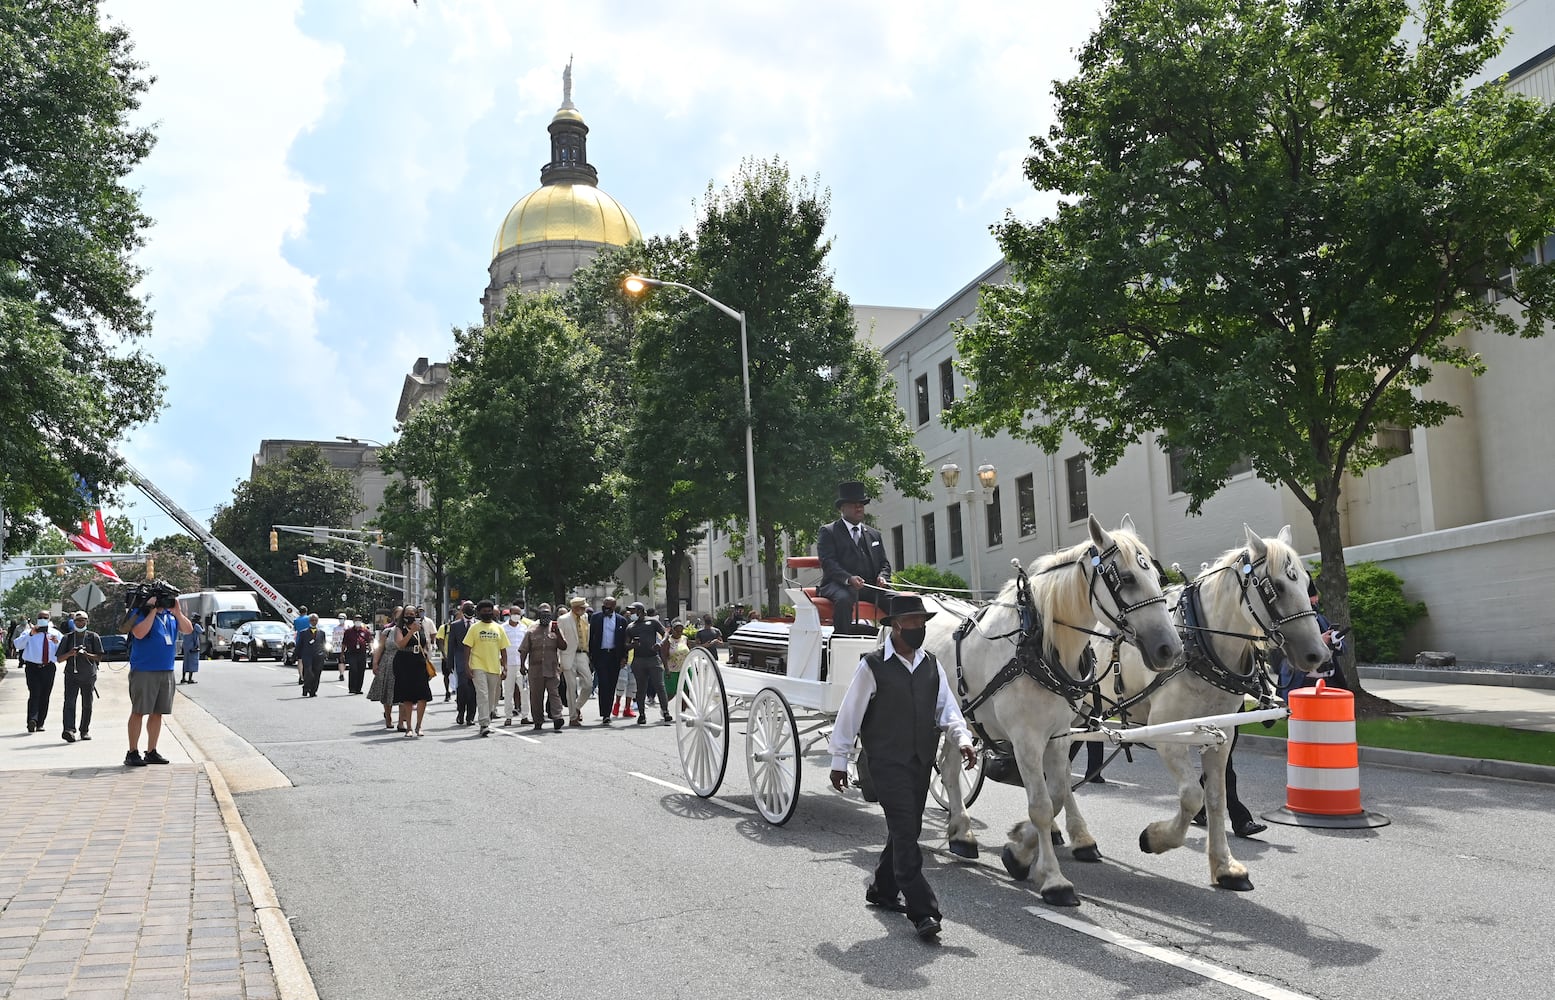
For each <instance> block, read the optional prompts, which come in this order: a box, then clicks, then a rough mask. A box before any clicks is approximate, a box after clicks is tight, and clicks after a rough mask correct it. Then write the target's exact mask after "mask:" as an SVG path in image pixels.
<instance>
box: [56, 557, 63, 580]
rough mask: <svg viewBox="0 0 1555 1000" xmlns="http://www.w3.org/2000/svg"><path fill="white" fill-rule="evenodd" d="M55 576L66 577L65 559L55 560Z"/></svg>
mask: <svg viewBox="0 0 1555 1000" xmlns="http://www.w3.org/2000/svg"><path fill="white" fill-rule="evenodd" d="M54 575H55V576H64V575H65V560H64V559H62V558H61V559H56V560H54Z"/></svg>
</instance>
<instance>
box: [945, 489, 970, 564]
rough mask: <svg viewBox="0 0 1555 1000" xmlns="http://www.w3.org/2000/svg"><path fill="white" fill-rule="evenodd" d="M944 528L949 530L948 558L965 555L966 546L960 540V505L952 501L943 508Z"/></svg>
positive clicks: (957, 557) (958, 557)
mask: <svg viewBox="0 0 1555 1000" xmlns="http://www.w3.org/2000/svg"><path fill="white" fill-rule="evenodd" d="M945 528H946V529H947V530H948V531H949V532H950V558H952V559H960V558H961V557H962V556H964V555H966V546H965V545H963V544H962V541H961V505H960V504H958V503H953V504H951V505H950V506H949V507H946V508H945Z"/></svg>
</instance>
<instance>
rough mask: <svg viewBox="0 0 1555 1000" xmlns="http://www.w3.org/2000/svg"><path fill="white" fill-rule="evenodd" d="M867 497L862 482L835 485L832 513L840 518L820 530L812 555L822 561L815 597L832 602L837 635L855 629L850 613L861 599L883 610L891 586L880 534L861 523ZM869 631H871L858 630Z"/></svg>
mask: <svg viewBox="0 0 1555 1000" xmlns="http://www.w3.org/2000/svg"><path fill="white" fill-rule="evenodd" d="M868 504H869V496H868V495H867V494H866V493H865V492H864V484H863V483H857V482H848V483H839V484H838V485H837V504H836V506H837V509H838V511H839V512H840V513H841V514H842V516H841V517H839V518H837V520H835V521H833V522H832V523H831V524H828V525H826V526H825V527H824V528H822V529H821V536H820V538H819V539H818V540H817V542H816V546H815V549H816V554H817V555H819V556H820V557H821V585H820V586H819V587H817V588H816V593H817V594H818V595H819V596H821V597H825V598H827V599H828V600H830V601H831V602H832V627H833V628H834V630H835V631H837V632H839V633H846V632H850V631H854V629H853V618H854V611H855V609H856V608H857V607H858V602H859V601H860V600H865V601H869V602H870V603H871V604H874V605H876V606H877V607H881V606H884V604H885V602H886V598H887V597H888V596H889V593H890V592H889V591H887V590H885V589H883V588H885V587H888V586H889V585H890V582H891V563H890V561H889V560H887V559H886V555H885V542H884V541H883V540H882V539H881V537H880V532H878V531H876V530H875V529H874V528H871V527H870V526H869V525H867V524H865V523H864V508H865V507H866V506H867V505H868ZM858 631H862V632H865V633H873V631H874V629H873V628H872V627H868V626H866V627H864V628H862V629H859V630H858Z"/></svg>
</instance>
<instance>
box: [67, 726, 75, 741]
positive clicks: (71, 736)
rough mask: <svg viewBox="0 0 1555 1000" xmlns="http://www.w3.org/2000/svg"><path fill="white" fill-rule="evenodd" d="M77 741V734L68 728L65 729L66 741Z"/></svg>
mask: <svg viewBox="0 0 1555 1000" xmlns="http://www.w3.org/2000/svg"><path fill="white" fill-rule="evenodd" d="M75 741H76V734H75V733H72V732H71V731H70V730H68V729H67V730H65V742H66V743H74V742H75Z"/></svg>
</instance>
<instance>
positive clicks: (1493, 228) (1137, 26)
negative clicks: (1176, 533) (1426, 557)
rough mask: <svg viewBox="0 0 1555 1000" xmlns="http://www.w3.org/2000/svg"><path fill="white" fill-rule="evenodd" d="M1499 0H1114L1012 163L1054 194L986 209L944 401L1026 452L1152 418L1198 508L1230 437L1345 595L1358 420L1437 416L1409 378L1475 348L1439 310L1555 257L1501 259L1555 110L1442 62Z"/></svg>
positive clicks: (1105, 434) (1554, 274) (1525, 278)
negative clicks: (958, 375)
mask: <svg viewBox="0 0 1555 1000" xmlns="http://www.w3.org/2000/svg"><path fill="white" fill-rule="evenodd" d="M1412 7H1413V8H1416V9H1417V10H1418V15H1417V16H1418V24H1417V25H1416V27H1417V28H1418V35H1419V37H1418V40H1416V41H1413V42H1406V41H1405V40H1404V38H1403V34H1402V33H1403V32H1404V29H1405V28H1406V23H1407V20H1408V19H1409V18H1411V17H1412V16H1416V15H1413V14H1412V13H1411V8H1412ZM1501 10H1502V6H1501V3H1500V2H1499V0H1418V2H1413V3H1412V2H1410V0H1302V2H1274V3H1268V2H1264V0H1193V2H1184V0H1116V2H1114V3H1113V4H1112V5H1111V7H1110V8H1109V9H1108V12H1107V14H1106V16H1105V18H1104V20H1103V22H1102V24H1101V26H1100V27H1099V28H1098V30H1097V31H1096V33H1095V34H1094V35H1093V36H1092V37H1091V38H1090V40H1089V41H1088V42H1087V44H1086V45H1085V47H1084V48H1083V49H1082V51H1081V53H1080V60H1079V64H1080V69H1079V73H1078V75H1077V76H1075V77H1074V78H1073V79H1070V80H1068V81H1064V82H1061V83H1059V84H1057V85H1056V86H1055V95H1056V98H1057V122H1056V124H1055V125H1054V126H1053V128H1052V129H1051V131H1050V132H1049V134H1048V136H1047V137H1046V138H1037V139H1033V141H1032V155H1031V156H1030V158H1029V159H1028V160H1027V161H1026V174H1027V176H1028V178H1029V179H1030V180H1031V181H1032V183H1033V185H1034V186H1035V187H1036V188H1038V189H1045V190H1054V191H1057V192H1058V193H1059V194H1060V195H1061V197H1062V200H1061V202H1060V205H1059V207H1058V210H1057V212H1056V214H1055V215H1054V216H1052V217H1051V218H1048V219H1045V220H1043V221H1041V222H1037V223H1026V222H1021V221H1019V220H1016V219H1014V218H1007V219H1006V220H1005V221H1004V222H1003V223H1002V224H1000V225H998V226H996V227H995V232H996V234H997V236H998V238H999V242H1000V245H1001V247H1002V248H1003V250H1004V253H1005V256H1006V258H1007V260H1008V261H1009V266H1010V270H1011V275H1012V278H1013V281H1012V283H1011V284H1010V285H1007V286H1002V287H988V288H985V289H984V290H983V293H982V296H981V303H980V318H979V319H978V321H977V322H975V323H973V324H971V325H970V326H967V327H966V328H964V329H963V330H962V331H961V332H960V335H959V338H958V343H959V347H960V352H961V356H962V358H963V367H964V368H965V370H966V372H967V374H968V375H969V376H970V378H971V381H972V382H973V383H974V388H973V389H972V391H971V392H970V393H969V394H968V396H967V398H966V399H964V400H962V401H960V402H958V403H957V404H956V405H955V406H954V407H953V408H952V410H951V415H950V421H951V423H953V424H954V425H956V426H976V427H979V428H981V429H983V430H984V431H987V432H996V431H999V430H1008V431H1010V432H1011V433H1012V434H1015V435H1016V436H1018V437H1023V438H1026V439H1029V440H1033V441H1036V442H1037V443H1039V444H1040V445H1042V446H1043V447H1044V448H1046V449H1048V450H1050V451H1051V450H1055V449H1056V448H1057V446H1058V443H1059V441H1060V440H1061V438H1062V436H1063V434H1064V433H1066V432H1067V433H1072V434H1073V435H1075V436H1076V437H1077V438H1079V439H1080V440H1081V441H1082V442H1083V443H1084V445H1085V446H1086V448H1087V449H1088V450H1089V452H1090V456H1091V461H1092V463H1093V465H1094V467H1095V468H1096V469H1097V470H1098V471H1105V470H1106V469H1108V468H1109V467H1111V466H1112V465H1114V464H1115V463H1116V462H1117V461H1118V459H1119V458H1120V457H1121V455H1122V454H1123V451H1124V449H1125V448H1127V447H1128V446H1129V445H1131V444H1133V443H1134V442H1136V441H1139V440H1140V439H1141V438H1143V437H1154V436H1155V435H1157V434H1159V435H1160V440H1161V442H1162V443H1163V444H1164V445H1166V446H1168V447H1180V448H1182V449H1184V450H1185V453H1186V454H1185V461H1186V470H1187V481H1186V483H1185V486H1186V489H1187V491H1188V492H1189V494H1190V496H1191V501H1192V509H1193V510H1194V511H1197V510H1198V509H1199V507H1200V505H1202V503H1203V502H1204V501H1205V500H1206V499H1207V498H1208V497H1210V496H1212V495H1213V494H1214V493H1215V492H1216V491H1217V490H1218V489H1219V488H1220V487H1221V486H1222V485H1223V484H1224V482H1225V481H1226V470H1227V469H1228V468H1230V467H1231V466H1232V465H1233V464H1234V463H1235V462H1236V461H1237V460H1238V459H1240V458H1242V457H1244V456H1250V457H1251V459H1252V462H1253V467H1254V469H1255V470H1256V472H1257V474H1258V475H1259V476H1260V477H1261V478H1263V479H1264V480H1266V481H1268V482H1270V483H1277V484H1280V485H1283V486H1285V487H1286V488H1288V489H1289V490H1290V491H1291V492H1292V493H1293V494H1294V495H1295V496H1296V497H1297V498H1298V499H1299V500H1300V502H1301V503H1302V504H1303V505H1305V506H1306V508H1307V509H1308V511H1309V512H1310V514H1311V516H1312V518H1313V523H1314V525H1315V527H1316V529H1317V533H1318V537H1319V540H1320V545H1321V550H1322V558H1323V562H1324V565H1325V567H1327V569H1326V571H1325V573H1324V580H1323V589H1324V593H1325V595H1326V596H1327V597H1328V599H1329V603H1330V610H1331V611H1332V612H1333V614H1334V618H1335V620H1336V621H1340V622H1343V621H1346V620H1348V616H1349V608H1348V604H1347V601H1348V588H1347V585H1346V579H1345V571H1344V562H1343V556H1342V545H1341V538H1340V532H1339V521H1338V509H1339V508H1338V502H1339V496H1340V489H1341V486H1342V481H1343V477H1344V475H1345V474H1346V473H1359V472H1361V471H1363V470H1364V469H1366V468H1369V467H1371V466H1375V465H1377V464H1379V463H1381V462H1383V461H1386V460H1387V459H1388V458H1390V457H1392V456H1391V455H1390V454H1389V453H1388V452H1387V451H1386V450H1385V449H1383V448H1382V447H1380V446H1379V445H1378V444H1377V443H1376V435H1375V432H1376V430H1377V429H1378V428H1379V427H1380V426H1382V425H1396V426H1401V427H1406V428H1409V427H1432V426H1436V425H1438V424H1441V423H1442V422H1443V421H1445V420H1447V419H1448V418H1450V417H1452V416H1455V415H1457V412H1458V411H1457V408H1456V407H1455V406H1453V405H1452V404H1451V403H1450V402H1447V401H1444V400H1441V399H1438V398H1434V397H1433V396H1432V394H1431V393H1430V392H1428V391H1425V387H1426V386H1427V385H1428V383H1429V382H1430V380H1431V378H1432V375H1433V373H1434V371H1436V370H1438V369H1440V368H1442V367H1458V368H1464V369H1468V370H1470V371H1472V372H1475V373H1478V372H1479V371H1480V370H1481V367H1482V366H1481V362H1480V360H1479V358H1478V356H1477V355H1475V354H1474V353H1473V352H1472V351H1471V350H1470V349H1469V348H1468V347H1467V346H1466V344H1465V342H1464V341H1463V340H1462V339H1460V338H1459V337H1458V336H1457V335H1458V334H1459V333H1461V332H1463V331H1465V330H1469V329H1484V330H1492V331H1496V332H1500V333H1503V334H1517V335H1520V336H1538V335H1540V334H1541V333H1542V332H1543V330H1544V326H1545V324H1546V322H1547V321H1548V320H1549V318H1550V315H1551V304H1552V294H1555V267H1552V266H1551V265H1547V264H1546V265H1536V266H1522V267H1521V269H1520V270H1519V272H1518V279H1517V282H1516V284H1515V286H1511V285H1503V284H1501V281H1500V279H1499V278H1498V277H1497V276H1498V275H1502V274H1504V273H1508V272H1509V271H1510V269H1511V267H1512V265H1514V264H1519V265H1522V263H1523V262H1522V258H1523V256H1524V254H1525V252H1526V251H1527V249H1528V248H1529V246H1531V245H1532V244H1533V242H1534V241H1536V240H1537V239H1538V238H1539V237H1541V236H1543V235H1544V234H1547V233H1549V232H1551V231H1555V110H1552V109H1550V108H1546V107H1543V106H1541V105H1539V104H1538V103H1537V102H1535V101H1533V100H1531V99H1528V98H1525V97H1521V96H1519V95H1516V94H1513V93H1510V92H1508V91H1506V90H1505V89H1503V88H1502V87H1500V86H1498V85H1490V86H1485V87H1480V88H1478V89H1476V90H1473V91H1466V88H1465V82H1466V81H1467V80H1468V79H1470V78H1471V77H1472V76H1473V75H1474V74H1475V73H1476V72H1477V71H1478V70H1479V68H1480V67H1481V66H1482V65H1483V64H1484V63H1485V61H1486V60H1487V59H1489V58H1491V57H1493V56H1494V55H1495V54H1496V53H1497V52H1499V51H1500V47H1501V41H1502V36H1501V35H1500V34H1498V33H1497V29H1496V25H1497V22H1498V18H1499V15H1500V13H1501ZM1492 289H1495V290H1497V291H1498V292H1499V293H1501V294H1504V295H1509V296H1511V297H1512V298H1514V299H1516V301H1517V302H1518V304H1519V305H1520V306H1521V307H1522V308H1521V310H1520V311H1508V310H1506V309H1498V308H1496V307H1494V306H1493V305H1492V304H1491V302H1490V301H1489V299H1488V297H1487V293H1488V292H1490V291H1492Z"/></svg>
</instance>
